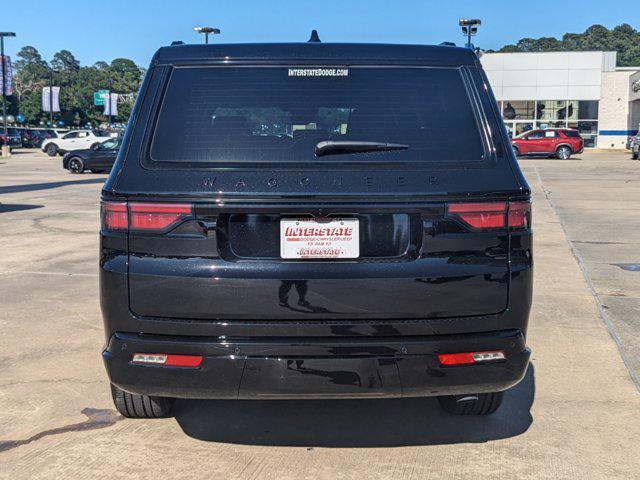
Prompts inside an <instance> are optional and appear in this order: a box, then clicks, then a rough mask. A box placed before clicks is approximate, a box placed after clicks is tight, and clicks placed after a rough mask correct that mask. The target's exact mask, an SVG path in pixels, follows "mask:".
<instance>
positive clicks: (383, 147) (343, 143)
mask: <svg viewBox="0 0 640 480" xmlns="http://www.w3.org/2000/svg"><path fill="white" fill-rule="evenodd" d="M407 148H409V145H404V144H402V143H385V142H359V141H356V140H326V141H324V142H318V144H317V145H316V148H315V154H316V157H322V156H324V155H345V154H348V153H366V152H388V151H391V150H406V149H407Z"/></svg>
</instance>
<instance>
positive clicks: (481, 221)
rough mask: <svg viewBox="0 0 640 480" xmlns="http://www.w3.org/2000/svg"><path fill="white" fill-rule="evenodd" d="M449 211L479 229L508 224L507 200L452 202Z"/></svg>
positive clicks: (501, 226) (489, 228)
mask: <svg viewBox="0 0 640 480" xmlns="http://www.w3.org/2000/svg"><path fill="white" fill-rule="evenodd" d="M447 211H448V213H449V215H450V216H452V217H454V218H457V219H458V220H461V221H462V222H463V223H465V224H467V225H468V226H470V227H472V228H475V229H478V230H494V229H496V228H504V227H505V224H506V223H505V222H506V219H505V214H506V213H507V204H506V203H505V202H477V203H452V204H450V205H449V208H448V210H447Z"/></svg>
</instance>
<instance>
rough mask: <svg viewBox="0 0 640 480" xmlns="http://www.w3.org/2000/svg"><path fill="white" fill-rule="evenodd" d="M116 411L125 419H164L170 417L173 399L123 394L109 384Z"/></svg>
mask: <svg viewBox="0 0 640 480" xmlns="http://www.w3.org/2000/svg"><path fill="white" fill-rule="evenodd" d="M111 397H112V398H113V404H114V405H115V407H116V410H118V412H119V413H120V415H122V416H123V417H126V418H165V417H168V416H170V415H171V409H172V408H173V403H174V402H175V399H173V398H166V397H152V396H149V395H138V394H135V393H129V392H125V391H124V390H122V389H120V388H118V387H116V386H115V385H113V384H111Z"/></svg>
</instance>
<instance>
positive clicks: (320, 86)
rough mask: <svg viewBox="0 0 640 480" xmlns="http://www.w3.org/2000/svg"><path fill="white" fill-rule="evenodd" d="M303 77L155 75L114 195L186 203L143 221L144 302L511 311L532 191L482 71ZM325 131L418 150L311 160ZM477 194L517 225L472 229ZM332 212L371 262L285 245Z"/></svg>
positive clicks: (153, 307)
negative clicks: (303, 224) (513, 260)
mask: <svg viewBox="0 0 640 480" xmlns="http://www.w3.org/2000/svg"><path fill="white" fill-rule="evenodd" d="M332 67H340V65H338V66H336V65H332ZM318 72H320V73H321V74H322V75H316V73H318ZM303 73H304V75H301V74H300V71H299V69H296V68H293V69H292V68H291V66H290V65H286V66H278V67H272V66H261V67H249V66H242V67H233V66H226V65H218V66H216V67H208V66H195V67H193V68H192V67H190V66H189V67H185V66H179V67H171V66H167V65H163V66H160V67H157V68H155V69H154V70H153V71H152V75H151V77H150V78H149V79H148V83H149V91H148V93H147V94H146V96H145V97H144V98H145V102H144V103H143V104H142V108H141V110H140V113H139V118H138V119H137V125H139V126H137V127H135V128H134V129H133V130H131V131H130V132H128V135H127V138H126V139H125V142H124V145H123V149H122V151H121V154H120V159H119V162H118V163H117V165H116V168H115V169H114V172H112V176H111V177H110V181H109V182H108V183H107V186H106V187H105V194H106V196H107V197H111V198H120V199H122V200H120V201H128V202H129V208H131V205H134V204H135V203H137V202H143V203H144V202H158V203H160V204H163V203H172V202H173V203H175V202H178V203H179V204H186V209H187V210H186V212H187V213H185V214H181V216H180V218H179V220H177V221H176V222H175V223H170V225H169V226H166V228H163V229H161V230H157V231H149V230H148V229H147V230H144V229H135V228H132V229H130V230H129V232H128V238H129V240H128V248H129V292H130V299H129V301H130V309H131V311H132V312H133V313H134V314H136V315H140V316H148V317H162V318H180V319H202V320H234V319H245V320H256V321H265V320H266V321H277V320H279V319H287V320H291V319H300V320H304V319H309V318H314V319H316V320H317V319H374V318H377V319H405V318H406V319H417V318H418V319H419V318H446V317H459V316H475V315H486V314H494V313H498V312H501V311H503V310H504V309H505V308H507V301H508V300H507V298H508V291H509V273H510V272H509V241H510V240H509V230H508V228H507V225H506V219H507V218H508V217H509V216H510V215H509V214H508V213H507V207H508V202H509V201H510V200H511V199H514V198H515V199H520V200H525V199H527V198H528V194H529V192H528V187H527V186H526V182H525V181H524V179H523V178H522V175H521V174H520V172H519V170H518V167H517V165H516V164H515V159H514V158H513V156H512V153H511V152H510V151H507V150H506V149H505V145H506V144H505V143H504V139H503V136H504V135H506V134H505V133H504V132H503V130H504V128H503V126H502V125H501V123H499V120H497V118H498V117H497V115H498V113H497V111H496V107H495V102H494V101H493V99H492V98H491V97H490V90H489V87H488V85H487V84H486V80H485V79H484V77H483V76H482V74H481V72H479V71H477V70H476V69H475V68H473V67H459V68H458V67H443V68H429V67H427V68H422V67H420V68H418V67H392V68H391V67H390V68H384V67H379V66H375V65H374V66H360V67H356V66H351V67H349V68H347V69H345V68H340V69H339V72H338V70H336V69H335V68H331V69H328V70H327V69H312V70H309V71H307V70H304V72H303ZM338 73H340V74H339V75H338ZM327 140H349V141H355V142H358V141H372V142H389V143H395V144H401V145H406V146H408V148H406V149H403V150H401V151H393V152H373V153H366V154H365V153H357V154H353V155H331V156H322V157H318V156H316V155H314V148H315V147H317V145H318V143H320V142H323V141H327ZM474 202H480V203H487V202H488V203H493V204H494V207H495V205H496V204H497V205H498V208H499V209H500V208H502V210H500V211H499V212H497V213H496V212H495V211H493V212H484V213H480V214H479V215H480V218H482V219H485V218H486V219H489V221H491V219H495V218H496V216H497V217H500V218H502V220H503V223H502V224H500V225H498V226H496V225H494V226H493V227H491V225H489V227H490V228H488V229H485V230H483V229H481V228H474V227H473V226H471V225H470V224H468V223H465V222H464V221H463V220H461V216H460V214H451V212H450V211H449V210H448V209H449V208H450V207H449V206H450V205H453V204H458V203H467V204H469V203H471V204H473V203H474ZM500 205H502V207H500ZM142 212H143V213H144V207H143V210H142ZM130 213H131V212H130ZM476 213H477V212H476ZM472 214H473V212H472ZM326 217H329V218H345V219H350V220H349V221H350V222H351V224H353V221H357V222H358V238H357V242H358V254H357V256H356V258H333V259H322V260H318V259H292V258H282V257H281V253H282V252H281V240H282V238H281V230H280V228H281V222H282V220H283V219H297V218H301V219H309V218H326ZM155 221H156V220H153V219H151V220H150V222H151V224H153V223H154V222H155ZM305 221H308V220H305ZM483 221H484V220H483ZM372 328H375V327H372ZM345 333H348V332H345ZM389 333H390V334H393V332H389Z"/></svg>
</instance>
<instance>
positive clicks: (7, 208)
mask: <svg viewBox="0 0 640 480" xmlns="http://www.w3.org/2000/svg"><path fill="white" fill-rule="evenodd" d="M42 207H44V205H29V204H26V203H25V204H21V203H0V213H7V212H20V211H22V210H33V209H35V208H42Z"/></svg>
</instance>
